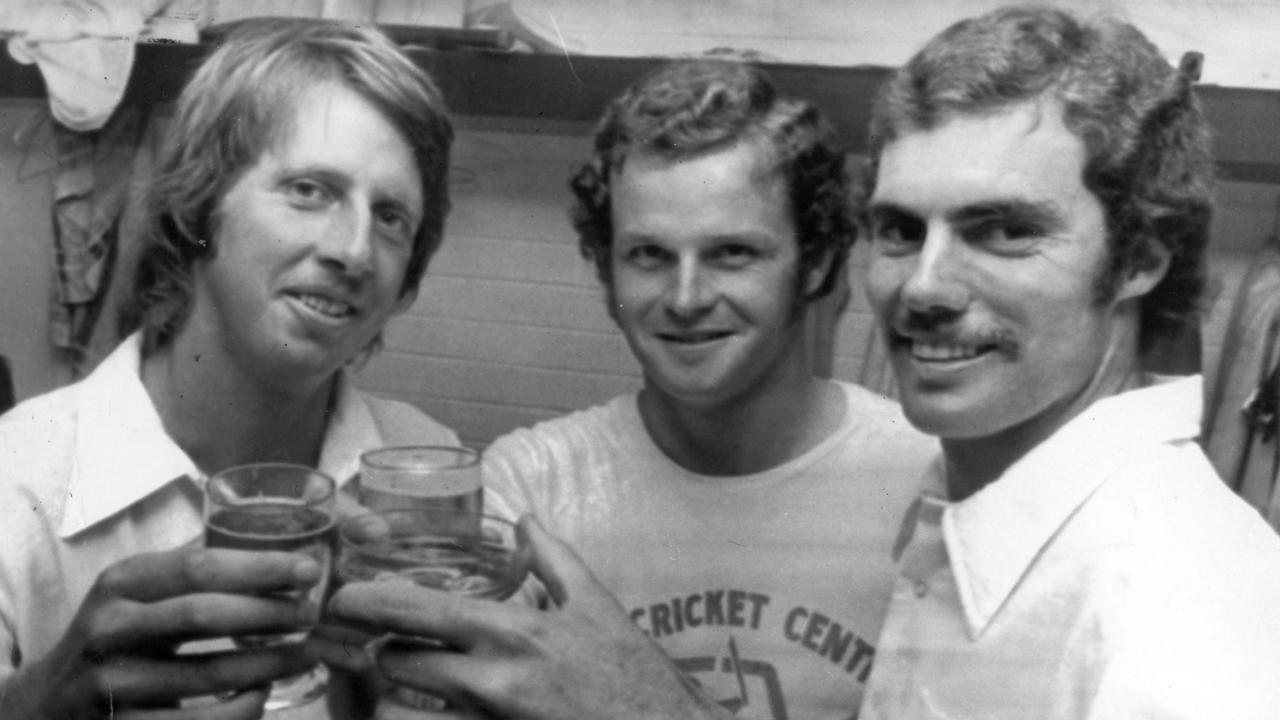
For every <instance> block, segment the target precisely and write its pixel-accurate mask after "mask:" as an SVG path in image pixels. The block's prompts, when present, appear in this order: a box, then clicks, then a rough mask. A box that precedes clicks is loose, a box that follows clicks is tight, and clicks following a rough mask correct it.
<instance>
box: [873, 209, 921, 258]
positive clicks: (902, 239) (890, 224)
mask: <svg viewBox="0 0 1280 720" xmlns="http://www.w3.org/2000/svg"><path fill="white" fill-rule="evenodd" d="M924 239H925V225H924V223H923V222H921V221H920V220H918V219H916V218H913V217H907V216H900V215H894V216H891V217H882V218H873V219H872V222H871V242H872V244H873V245H875V249H876V250H877V251H878V252H880V253H883V254H885V255H902V254H905V253H909V252H913V251H914V250H915V249H916V248H917V247H919V246H920V245H921V244H922V243H923V242H924Z"/></svg>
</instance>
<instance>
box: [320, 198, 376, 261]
mask: <svg viewBox="0 0 1280 720" xmlns="http://www.w3.org/2000/svg"><path fill="white" fill-rule="evenodd" d="M373 252H374V233H373V218H372V213H370V212H368V211H365V212H361V211H358V210H349V211H345V212H341V213H337V214H335V216H334V217H333V218H332V221H331V222H330V223H329V225H328V227H327V228H326V229H325V231H324V234H323V237H322V238H321V239H320V243H319V253H320V257H321V261H322V262H324V263H325V264H326V265H329V266H331V267H333V268H334V269H336V270H339V271H340V272H342V273H343V274H345V275H349V276H353V277H362V276H364V275H367V274H368V273H370V272H372V270H373Z"/></svg>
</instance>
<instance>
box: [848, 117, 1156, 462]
mask: <svg viewBox="0 0 1280 720" xmlns="http://www.w3.org/2000/svg"><path fill="white" fill-rule="evenodd" d="M1060 115H1061V113H1060V111H1059V110H1058V109H1057V107H1056V106H1054V105H1051V104H1046V105H1043V106H1042V105H1038V104H1023V105H1018V106H1015V107H1014V108H1013V109H1010V110H1008V111H1006V112H1004V113H1002V114H998V115H993V116H968V117H966V116H961V117H957V118H955V119H952V120H950V121H947V122H945V123H944V124H943V125H941V126H939V127H937V128H935V129H933V130H928V131H920V132H913V133H909V134H906V135H904V136H902V137H900V138H898V139H896V140H894V141H893V142H892V143H890V144H889V145H888V146H886V147H885V149H884V151H883V154H882V156H881V158H880V164H879V171H878V175H877V182H876V187H875V193H874V196H873V197H872V198H871V202H870V206H869V207H870V216H871V225H872V257H871V262H870V268H869V271H868V294H869V296H870V299H871V303H872V306H873V308H874V310H875V312H876V314H877V316H878V319H879V321H880V323H881V325H882V326H883V327H884V329H885V330H886V331H887V336H888V340H889V346H890V351H891V357H892V361H893V366H894V370H895V372H896V373H897V377H898V380H899V386H900V390H901V395H902V402H903V407H904V409H905V411H906V413H907V416H908V417H909V418H910V419H911V421H912V422H913V423H915V424H916V425H917V426H918V427H920V428H921V429H922V430H924V431H925V432H928V433H931V434H934V435H938V436H941V437H942V438H944V439H950V440H962V441H967V440H975V439H976V440H996V441H997V442H999V443H1001V445H1002V446H1008V447H1009V448H1010V449H1011V450H1012V451H1013V452H1014V454H1015V455H1020V454H1021V453H1022V452H1025V451H1026V450H1028V449H1030V447H1031V446H1034V444H1035V443H1037V442H1039V441H1040V440H1042V439H1043V438H1045V437H1047V436H1048V435H1049V434H1051V433H1052V432H1053V431H1054V430H1056V429H1057V428H1058V427H1060V426H1061V425H1062V424H1063V423H1065V422H1066V421H1067V420H1069V419H1070V418H1071V417H1073V416H1074V415H1075V414H1076V413H1078V412H1079V411H1080V410H1082V409H1083V408H1085V407H1087V406H1088V405H1089V404H1091V403H1092V402H1093V401H1094V400H1096V399H1098V398H1100V397H1103V396H1105V395H1108V394H1112V393H1114V392H1115V391H1116V388H1117V387H1118V386H1119V385H1120V384H1122V382H1123V379H1124V378H1127V377H1128V376H1129V375H1130V373H1132V371H1133V369H1134V368H1133V354H1134V352H1135V346H1136V341H1135V338H1136V333H1137V322H1138V320H1137V307H1136V305H1137V301H1136V298H1138V297H1139V296H1140V295H1142V294H1143V293H1145V292H1147V290H1149V289H1150V287H1151V286H1152V285H1154V283H1155V281H1156V280H1158V279H1159V276H1160V274H1161V273H1163V269H1164V266H1163V265H1160V266H1159V267H1156V268H1151V269H1149V270H1144V271H1134V272H1133V273H1132V274H1131V275H1130V276H1129V277H1128V278H1126V279H1124V280H1123V282H1122V283H1121V285H1120V287H1119V289H1118V292H1117V294H1116V297H1115V299H1113V300H1111V301H1109V302H1107V303H1101V302H1099V299H1098V296H1097V293H1096V291H1095V279H1096V278H1097V277H1098V276H1099V273H1101V272H1102V270H1103V267H1104V263H1105V262H1106V259H1107V254H1108V248H1107V236H1106V226H1105V220H1104V216H1103V209H1102V205H1101V203H1100V202H1099V201H1098V199H1097V198H1096V197H1095V196H1094V195H1093V194H1092V193H1090V192H1089V191H1088V190H1087V189H1086V188H1085V187H1084V185H1083V181H1082V177H1083V163H1084V148H1083V145H1082V143H1081V142H1080V140H1079V139H1078V138H1076V137H1075V136H1074V135H1072V134H1071V132H1070V131H1069V130H1067V128H1066V127H1065V126H1064V125H1063V124H1062V120H1061V117H1060Z"/></svg>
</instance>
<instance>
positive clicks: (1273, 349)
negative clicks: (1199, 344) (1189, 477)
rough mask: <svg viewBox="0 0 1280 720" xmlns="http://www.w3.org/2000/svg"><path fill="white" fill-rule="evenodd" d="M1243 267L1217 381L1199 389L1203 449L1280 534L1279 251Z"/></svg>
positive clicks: (1267, 251) (1272, 250)
mask: <svg viewBox="0 0 1280 720" xmlns="http://www.w3.org/2000/svg"><path fill="white" fill-rule="evenodd" d="M1274 245H1275V243H1272V247H1268V248H1267V249H1265V250H1263V251H1262V252H1261V253H1259V254H1258V255H1257V256H1256V257H1255V258H1254V259H1253V262H1252V263H1251V265H1250V269H1249V272H1248V273H1247V274H1246V275H1245V278H1244V281H1243V282H1242V283H1241V285H1240V291H1239V293H1238V294H1237V295H1236V298H1235V301H1234V304H1233V305H1232V308H1231V316H1230V318H1229V319H1228V323H1227V332H1226V336H1225V338H1224V341H1223V347H1222V358H1221V360H1220V362H1219V364H1218V372H1217V377H1216V378H1215V379H1214V380H1213V382H1211V383H1209V384H1208V385H1207V386H1206V402H1205V417H1204V432H1203V435H1202V441H1203V442H1204V446H1205V452H1206V453H1207V454H1208V456H1209V459H1210V460H1211V461H1213V464H1214V467H1216V468H1217V469H1218V474H1219V475H1221V476H1222V479H1223V480H1225V481H1226V482H1227V484H1228V485H1229V486H1230V487H1231V488H1232V489H1233V490H1235V491H1236V492H1238V493H1239V494H1240V495H1241V497H1243V498H1244V499H1245V500H1246V501H1248V503H1249V504H1250V505H1253V506H1254V507H1255V508H1257V509H1258V511H1259V512H1261V513H1263V514H1264V515H1270V517H1269V518H1268V519H1269V521H1270V522H1271V523H1272V526H1273V527H1276V528H1277V529H1280V495H1278V494H1277V493H1276V474H1277V471H1280V440H1277V437H1276V434H1277V433H1276V431H1277V422H1278V421H1280V418H1277V412H1276V411H1277V404H1278V403H1280V375H1278V373H1280V252H1278V251H1277V250H1276V248H1275V247H1274Z"/></svg>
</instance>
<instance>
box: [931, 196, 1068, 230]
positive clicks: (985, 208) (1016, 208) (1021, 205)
mask: <svg viewBox="0 0 1280 720" xmlns="http://www.w3.org/2000/svg"><path fill="white" fill-rule="evenodd" d="M947 219H948V220H949V221H951V222H953V223H958V224H964V223H971V222H975V221H982V220H991V219H1014V220H1019V221H1021V222H1028V223H1035V224H1037V225H1040V226H1043V227H1057V226H1058V225H1061V224H1062V222H1063V214H1062V211H1061V210H1060V209H1059V208H1058V206H1057V205H1056V204H1055V203H1053V202H1052V201H1047V200H1046V201H1040V202H1037V201H1031V200H1023V199H1021V198H1009V199H1003V200H999V199H997V200H992V201H989V202H982V203H977V204H974V205H966V206H964V207H961V208H959V209H957V210H954V211H952V212H950V213H948V214H947Z"/></svg>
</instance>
